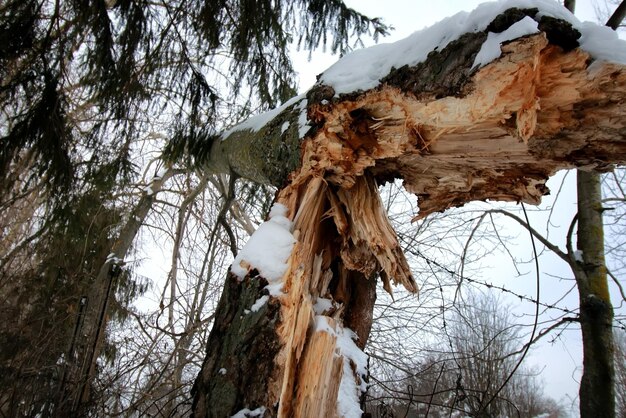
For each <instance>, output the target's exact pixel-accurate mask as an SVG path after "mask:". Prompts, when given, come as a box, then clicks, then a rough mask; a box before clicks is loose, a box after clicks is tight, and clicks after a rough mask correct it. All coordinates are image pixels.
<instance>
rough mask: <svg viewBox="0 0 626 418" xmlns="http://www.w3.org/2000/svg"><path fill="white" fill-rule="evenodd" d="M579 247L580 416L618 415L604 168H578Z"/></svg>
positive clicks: (577, 279) (587, 417)
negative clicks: (601, 171)
mask: <svg viewBox="0 0 626 418" xmlns="http://www.w3.org/2000/svg"><path fill="white" fill-rule="evenodd" d="M577 173H578V177H577V189H578V245H577V247H578V250H579V251H580V252H582V262H579V263H577V265H578V268H577V269H576V270H577V271H576V272H575V275H576V281H577V284H578V292H579V297H580V323H581V329H582V339H583V376H582V379H581V382H580V392H579V393H580V416H581V417H582V418H596V417H606V418H611V417H614V416H615V369H614V363H613V361H614V358H613V352H614V347H613V328H612V327H613V307H612V305H611V298H610V295H609V289H608V281H607V270H606V265H605V261H604V228H603V223H602V193H601V184H600V174H598V173H594V172H585V171H582V170H578V172H577Z"/></svg>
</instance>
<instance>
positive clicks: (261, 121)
mask: <svg viewBox="0 0 626 418" xmlns="http://www.w3.org/2000/svg"><path fill="white" fill-rule="evenodd" d="M298 102H301V103H300V105H299V107H298V108H299V109H302V107H304V108H305V109H306V94H301V95H299V96H296V97H292V98H291V99H289V100H287V101H286V102H285V103H283V104H282V105H281V106H279V107H277V108H275V109H272V110H269V111H267V112H265V113H261V114H259V115H256V116H253V117H251V118H248V119H246V120H245V121H243V122H241V123H240V124H239V125H235V126H233V127H232V128H231V129H229V130H227V131H226V132H224V133H223V134H222V140H224V139H226V138H228V137H229V136H230V135H232V134H233V133H235V132H238V131H245V130H251V131H253V132H258V131H260V130H261V129H262V128H263V127H264V126H265V125H267V124H268V122H270V121H271V120H272V119H274V118H275V117H276V116H278V114H280V112H282V111H283V110H285V109H286V108H288V107H289V106H293V105H295V104H296V103H298ZM302 102H304V106H303V105H302ZM304 113H305V115H304V117H305V118H306V111H305V112H304ZM300 118H302V115H300ZM283 126H284V125H283ZM283 132H284V131H283Z"/></svg>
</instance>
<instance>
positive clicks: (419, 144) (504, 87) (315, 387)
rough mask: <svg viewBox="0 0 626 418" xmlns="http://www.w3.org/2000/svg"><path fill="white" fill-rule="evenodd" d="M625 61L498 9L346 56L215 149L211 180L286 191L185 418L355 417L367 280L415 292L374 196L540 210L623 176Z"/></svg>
mask: <svg viewBox="0 0 626 418" xmlns="http://www.w3.org/2000/svg"><path fill="white" fill-rule="evenodd" d="M513 6H518V7H513ZM531 6H533V7H531ZM534 6H536V7H534ZM607 30H608V29H607ZM581 32H582V37H581ZM600 44H601V46H602V47H601V48H600V47H598V45H600ZM607 58H610V59H611V60H613V61H607V60H606V59H607ZM624 64H626V46H625V44H624V43H623V42H620V41H618V40H617V39H616V37H615V35H614V34H613V35H609V32H605V31H603V30H602V29H601V28H599V27H592V26H588V25H582V24H580V23H579V22H577V21H576V20H575V19H574V18H573V16H571V14H569V13H568V12H566V11H565V9H561V8H559V7H558V5H556V4H555V3H554V2H549V1H540V2H528V1H521V0H520V1H509V2H507V3H498V4H496V5H493V4H492V5H490V6H487V7H481V8H479V9H477V11H475V12H474V13H472V14H471V15H457V16H455V17H453V18H451V19H449V20H448V21H446V22H443V24H440V25H438V26H435V27H433V28H431V29H429V30H428V31H425V32H421V33H418V34H414V35H412V37H409V38H407V39H406V40H403V41H400V42H399V43H397V44H393V45H381V46H377V47H374V48H372V49H368V50H363V51H359V52H357V53H354V54H351V55H348V56H346V57H345V58H343V59H342V60H340V61H339V62H338V63H337V64H336V65H335V66H333V67H331V68H330V69H329V70H328V71H327V72H325V73H323V74H322V75H321V76H320V77H319V80H318V83H317V84H316V85H315V86H314V87H313V88H312V89H311V90H309V91H308V92H307V93H306V95H302V96H299V97H296V98H294V99H292V100H291V101H290V102H288V103H286V104H285V105H284V106H283V107H281V108H279V109H277V110H274V111H272V112H269V113H268V114H264V115H260V116H258V117H256V118H252V119H250V120H248V121H246V122H244V123H243V124H241V125H239V126H237V127H235V128H233V129H231V130H230V131H228V132H225V133H223V134H222V135H220V136H218V137H214V138H212V139H207V140H206V142H205V143H204V145H203V147H202V158H201V159H200V157H199V156H198V158H199V162H201V163H203V164H204V165H205V167H206V169H207V170H211V171H216V172H218V171H219V172H229V173H234V174H236V175H239V176H242V177H246V178H249V179H251V180H254V181H258V182H263V183H269V184H273V185H275V186H277V187H279V192H278V193H277V197H276V204H275V205H274V209H273V210H272V213H271V214H270V219H269V220H268V221H267V222H266V223H264V224H263V225H262V226H261V227H260V228H259V230H258V231H257V232H256V233H255V234H254V235H253V236H252V238H251V239H250V242H249V243H248V244H247V245H246V247H245V248H244V249H243V250H242V251H241V252H240V254H239V255H238V257H237V258H236V259H235V262H234V263H233V266H232V268H231V271H230V273H229V275H228V277H227V280H226V283H225V289H224V293H223V295H222V298H221V300H220V302H219V305H218V308H217V313H216V317H215V323H214V326H213V329H212V331H211V334H210V337H209V341H208V342H207V356H206V359H205V362H204V364H203V367H202V370H201V372H200V374H199V376H198V378H197V380H196V382H195V385H194V390H193V394H194V413H195V415H196V416H211V417H223V416H233V415H235V416H282V417H323V416H324V417H325V416H329V417H330V416H344V417H353V416H360V415H361V410H360V408H359V397H360V396H361V395H362V393H363V391H364V389H365V387H366V385H365V379H366V357H365V356H364V354H363V353H362V351H361V350H362V349H363V347H364V346H365V344H366V342H367V338H368V334H369V330H370V327H371V321H372V308H373V304H374V301H375V298H376V292H375V283H376V280H377V279H378V278H380V280H382V282H383V286H384V288H385V289H386V290H387V291H388V292H391V284H392V283H393V284H396V285H403V286H404V287H405V288H407V289H408V290H410V291H412V292H417V290H418V286H417V284H416V281H415V279H414V278H413V277H412V275H411V272H410V269H409V266H408V263H407V262H406V259H405V257H404V255H403V252H402V249H401V247H400V245H399V243H398V240H397V238H396V235H395V233H394V231H393V228H392V227H391V226H390V224H389V221H388V219H387V217H386V214H385V210H384V208H383V206H382V204H381V200H380V197H379V196H378V185H379V184H382V183H384V182H386V181H390V180H393V179H398V178H400V179H402V180H403V182H404V186H405V188H406V189H407V190H408V191H409V192H411V193H414V194H415V195H416V196H417V199H418V204H419V214H417V218H422V217H424V216H427V215H428V214H429V213H432V212H435V211H442V210H445V209H447V208H450V207H455V206H460V205H463V204H465V203H467V202H470V201H474V200H486V199H491V200H501V201H515V202H525V203H530V204H537V203H538V202H539V201H540V199H541V196H542V195H544V194H546V193H547V192H548V189H547V188H546V186H545V181H546V180H547V179H548V178H549V177H550V176H551V175H552V174H554V173H555V172H556V171H557V170H560V169H564V168H574V167H578V168H583V169H587V170H606V169H608V168H610V167H611V166H612V165H613V164H616V163H624V162H625V161H626V117H625V116H626V66H625V65H624Z"/></svg>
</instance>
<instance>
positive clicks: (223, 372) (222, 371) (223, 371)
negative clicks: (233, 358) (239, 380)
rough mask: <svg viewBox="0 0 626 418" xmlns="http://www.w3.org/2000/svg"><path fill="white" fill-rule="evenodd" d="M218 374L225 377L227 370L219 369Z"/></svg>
mask: <svg viewBox="0 0 626 418" xmlns="http://www.w3.org/2000/svg"><path fill="white" fill-rule="evenodd" d="M218 373H219V374H221V375H222V376H224V375H225V374H226V369H225V368H223V367H222V368H221V369H219V371H218Z"/></svg>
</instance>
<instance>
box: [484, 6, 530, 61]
mask: <svg viewBox="0 0 626 418" xmlns="http://www.w3.org/2000/svg"><path fill="white" fill-rule="evenodd" d="M538 26H539V24H538V23H537V22H535V20H534V19H533V18H531V17H529V16H526V17H525V18H523V19H522V20H520V21H519V22H517V23H514V24H513V25H511V27H510V28H508V29H507V30H505V31H504V32H501V33H493V32H489V34H488V35H487V40H486V41H485V42H484V43H483V45H482V47H481V48H480V51H478V54H477V55H476V58H475V59H474V65H472V68H474V67H477V66H478V67H483V66H485V65H487V64H489V63H490V62H491V61H493V60H495V59H496V58H499V57H500V54H501V51H500V47H501V46H502V43H504V42H506V41H511V40H513V39H517V38H521V37H522V36H526V35H532V34H533V33H537V32H538V31H539V29H538Z"/></svg>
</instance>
